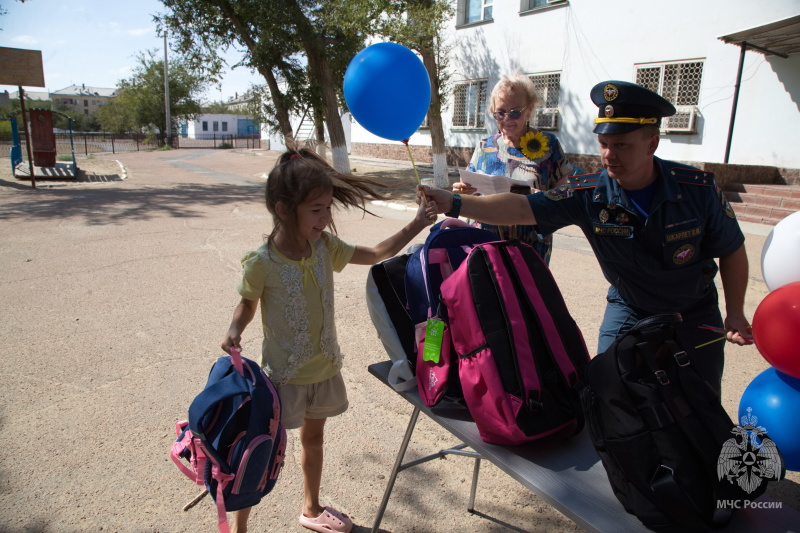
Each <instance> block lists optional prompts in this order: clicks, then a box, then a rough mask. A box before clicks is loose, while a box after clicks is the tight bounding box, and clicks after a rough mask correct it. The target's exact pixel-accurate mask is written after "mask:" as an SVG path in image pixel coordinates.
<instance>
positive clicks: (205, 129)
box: [203, 120, 208, 131]
mask: <svg viewBox="0 0 800 533" xmlns="http://www.w3.org/2000/svg"><path fill="white" fill-rule="evenodd" d="M203 131H208V121H207V120H204V121H203Z"/></svg>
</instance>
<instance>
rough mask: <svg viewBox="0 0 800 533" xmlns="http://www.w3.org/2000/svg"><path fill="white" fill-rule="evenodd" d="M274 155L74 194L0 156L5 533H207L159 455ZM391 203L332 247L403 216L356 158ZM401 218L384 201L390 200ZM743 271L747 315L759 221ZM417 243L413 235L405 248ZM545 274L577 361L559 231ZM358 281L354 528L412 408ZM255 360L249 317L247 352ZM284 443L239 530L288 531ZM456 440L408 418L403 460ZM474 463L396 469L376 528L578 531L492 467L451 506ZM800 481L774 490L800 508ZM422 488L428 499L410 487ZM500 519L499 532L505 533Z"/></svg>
mask: <svg viewBox="0 0 800 533" xmlns="http://www.w3.org/2000/svg"><path fill="white" fill-rule="evenodd" d="M275 156H276V154H275V153H273V152H260V151H214V150H177V151H169V152H149V153H145V152H139V153H125V154H117V155H111V154H108V155H100V156H95V157H94V158H93V159H91V160H81V161H79V166H80V167H82V168H84V169H85V170H86V171H87V174H86V175H85V176H84V177H83V178H81V180H80V181H79V182H77V183H69V184H64V183H63V182H62V183H58V182H56V183H52V182H51V183H50V184H49V185H50V186H47V185H48V184H46V183H45V182H40V183H39V188H38V189H36V190H33V189H31V187H30V185H29V184H28V183H23V182H18V181H16V180H15V179H14V178H12V177H11V175H10V165H9V164H8V159H7V158H0V220H2V228H3V230H2V232H0V251H2V253H0V273H2V277H0V280H2V281H0V284H1V285H0V287H2V289H1V290H2V293H1V294H2V302H3V319H2V322H1V323H0V324H2V325H0V340H1V341H2V355H3V360H4V361H5V362H6V364H5V367H4V370H3V371H2V372H0V402H1V403H0V405H2V411H1V412H0V450H2V453H0V524H2V526H0V530H4V531H11V532H21V531H34V532H51V531H52V532H73V531H119V532H172V531H214V530H215V512H214V510H213V508H212V505H211V500H210V499H208V498H207V499H206V500H205V501H203V502H202V503H201V504H200V505H198V506H197V507H195V508H194V509H192V510H191V511H188V512H182V511H181V507H182V506H183V505H184V504H185V503H186V502H188V501H189V500H190V499H191V498H192V497H193V496H194V495H195V494H196V493H197V492H198V491H197V489H196V487H195V486H193V485H192V484H191V483H190V482H189V481H188V480H186V479H185V478H183V476H182V475H181V474H180V473H179V472H178V470H177V469H176V468H175V467H174V465H173V464H172V463H171V461H170V460H169V458H168V456H167V452H168V450H169V448H170V447H171V444H172V442H173V441H174V431H173V425H174V423H175V422H177V421H178V420H181V419H182V418H185V417H186V410H187V408H188V405H189V403H190V402H191V400H192V399H193V398H194V396H195V395H196V394H197V393H198V392H199V391H200V390H201V389H202V386H203V384H204V382H205V378H206V375H207V373H208V369H209V368H210V366H211V364H212V362H213V360H214V358H215V357H217V356H218V355H220V350H219V348H218V344H219V341H220V340H221V338H222V335H223V333H224V332H225V330H226V328H227V325H228V323H229V320H230V314H231V311H232V309H233V307H234V305H235V304H236V302H237V301H238V296H237V295H236V292H235V290H234V286H235V284H236V281H237V278H238V276H239V272H240V266H239V258H240V257H241V256H242V254H243V253H245V252H246V251H248V250H250V249H252V248H255V247H256V246H258V244H259V243H260V242H261V241H262V236H263V235H264V234H266V233H267V232H268V230H269V228H270V220H269V218H268V215H267V212H266V209H265V207H264V205H263V184H264V182H263V174H264V173H265V172H267V171H268V170H269V169H270V168H271V167H272V164H273V162H274V160H275ZM352 166H353V167H355V168H356V171H357V172H358V173H365V174H366V173H368V174H371V175H374V176H376V177H379V178H381V179H383V180H385V182H386V183H387V184H390V185H392V186H393V187H394V189H392V191H394V192H395V193H396V195H397V198H396V199H395V200H394V201H392V202H389V204H390V206H389V207H386V206H385V204H382V205H373V206H372V208H373V209H374V211H375V213H376V214H378V215H380V218H374V217H369V216H367V217H366V218H362V216H361V215H360V214H358V213H352V212H350V213H348V212H345V213H338V214H337V215H336V216H337V226H338V228H339V232H340V234H341V236H342V237H343V238H345V239H347V240H350V241H352V242H357V243H363V244H374V243H377V242H379V241H380V240H381V239H382V238H383V237H384V236H386V235H388V234H389V233H391V232H393V231H396V230H397V229H399V228H400V227H401V226H402V225H403V224H405V222H406V221H408V220H409V218H410V217H411V216H412V215H411V213H409V212H408V211H405V210H402V209H393V208H390V207H397V205H400V206H402V205H405V204H407V203H408V202H410V201H411V198H412V197H413V191H412V190H411V185H412V184H413V181H414V179H413V174H412V173H411V171H410V166H409V165H408V164H400V165H398V164H395V163H387V162H382V161H376V160H366V159H355V158H354V159H353V160H352ZM394 204H397V205H394ZM743 226H744V227H745V230H746V232H747V237H748V240H747V246H748V251H749V254H750V259H751V264H752V267H751V284H750V288H749V289H748V313H749V315H750V316H752V314H753V312H754V310H755V307H756V306H757V304H758V303H759V302H760V301H761V299H762V298H763V297H764V296H765V295H766V293H767V289H766V287H765V285H764V283H763V280H762V279H761V272H760V268H759V264H758V263H759V258H760V254H761V247H762V246H763V242H764V236H765V235H766V234H767V233H768V231H769V229H770V228H768V227H764V226H757V225H751V224H744V225H743ZM416 241H417V242H421V241H422V238H421V237H418V238H417V239H416ZM551 266H552V269H553V271H554V274H555V276H556V279H557V281H558V283H559V285H560V287H561V288H562V291H563V293H564V296H565V299H566V300H567V303H568V305H569V307H570V310H571V311H572V313H573V315H574V316H575V318H576V320H577V322H578V324H579V325H580V326H581V328H582V329H583V332H584V336H585V337H586V340H587V343H588V345H589V349H590V351H592V350H594V348H595V345H596V340H595V338H594V337H595V332H596V330H597V327H598V325H599V321H600V317H601V314H602V308H603V297H604V294H605V289H606V284H605V282H604V281H603V279H602V276H601V274H600V270H599V268H598V267H597V264H596V262H595V260H594V258H593V256H592V254H591V251H590V250H589V248H588V245H587V244H586V241H585V240H584V239H583V237H582V236H581V235H579V234H578V233H576V232H575V231H574V230H570V229H567V230H564V231H562V232H559V235H557V237H556V250H555V252H554V254H553V260H552V265H551ZM367 271H368V267H362V266H354V265H353V266H349V267H348V268H346V269H345V270H344V272H343V273H342V274H340V275H338V276H337V280H336V297H337V299H336V306H337V307H336V312H337V323H338V330H339V338H340V341H341V344H342V347H343V350H344V352H345V353H346V354H347V358H346V362H345V369H344V372H343V373H344V377H345V380H346V382H347V386H348V391H349V395H350V400H351V409H350V410H349V411H348V412H347V413H346V414H344V415H343V416H341V417H338V418H335V419H332V420H331V421H330V423H329V427H328V443H329V445H328V447H327V455H326V466H325V472H324V476H323V487H322V497H323V501H324V502H325V503H326V504H330V505H333V506H335V507H338V508H340V509H342V510H343V511H345V512H347V513H349V514H350V515H351V516H352V517H353V519H354V521H355V523H356V524H357V527H356V528H355V529H354V531H356V532H364V531H368V530H369V527H370V526H371V523H372V520H373V518H374V514H375V512H376V510H377V507H378V505H379V503H380V498H381V495H382V492H383V489H384V487H385V484H386V477H387V475H388V473H389V470H390V468H391V466H392V463H393V461H394V455H395V452H396V449H397V447H398V446H399V444H400V440H401V437H402V434H403V432H404V430H405V426H406V424H407V421H408V416H409V414H410V411H411V409H410V407H409V406H408V405H407V404H406V403H405V402H403V401H402V400H400V399H399V398H398V397H397V396H396V395H394V394H393V393H391V392H389V391H388V390H386V389H385V388H384V387H383V386H382V385H380V384H379V383H378V382H377V380H375V379H374V378H373V377H372V376H370V375H369V374H368V372H367V370H366V367H367V365H368V364H370V363H373V362H377V361H380V360H382V359H385V355H384V352H383V350H382V347H381V345H380V342H379V341H378V340H377V337H376V335H375V332H374V329H373V327H372V324H371V322H370V320H369V317H368V314H367V310H366V305H365V303H364V297H363V292H364V280H365V278H366V275H367ZM259 347H260V327H259V325H258V324H257V323H254V324H253V325H252V326H251V327H250V328H249V329H248V331H247V332H246V334H245V339H244V348H245V355H255V354H256V353H257V350H258V349H259ZM728 354H729V357H728V365H727V369H726V376H725V384H724V396H725V397H724V401H725V406H726V408H727V409H728V411H729V412H730V413H731V414H732V415H733V416H735V413H736V408H737V405H738V399H739V397H740V396H741V393H742V392H743V390H744V388H745V387H746V385H747V384H748V383H749V382H750V380H751V379H752V378H754V377H755V376H756V375H757V374H758V373H759V372H760V371H762V370H763V369H765V368H767V364H766V362H764V360H763V359H762V358H761V357H760V356H759V354H758V352H757V351H756V350H755V348H754V347H746V348H739V349H737V348H733V347H731V348H729V350H728ZM296 437H297V435H296V431H292V432H290V441H289V449H288V452H289V453H288V460H287V464H286V467H285V468H284V471H283V474H282V476H281V479H280V482H279V483H278V485H277V487H276V489H275V491H274V492H273V493H272V494H271V495H270V496H269V497H268V498H267V499H266V500H265V501H264V502H263V503H262V504H261V505H260V506H259V507H258V508H257V509H256V510H255V511H254V513H253V515H252V520H251V525H252V531H274V532H283V531H290V532H291V531H298V532H299V531H305V530H304V528H302V527H301V526H299V525H298V523H297V516H298V514H299V510H300V497H301V496H300V495H301V476H300V467H299V446H297V445H296ZM453 444H455V442H454V439H453V438H452V437H450V436H449V434H447V433H446V432H444V431H443V430H441V429H439V428H438V426H436V425H435V424H433V423H432V422H430V421H429V420H427V419H425V418H424V417H422V418H421V420H420V423H419V426H418V430H417V432H416V434H415V440H414V441H413V442H412V445H411V447H410V452H409V453H410V455H411V456H412V457H414V456H421V455H424V454H426V453H428V452H429V451H431V450H438V449H441V448H443V447H447V446H450V445H453ZM471 471H472V469H471V462H470V461H469V460H466V459H463V458H457V457H451V458H448V459H446V460H442V461H436V462H433V463H428V464H426V465H423V466H420V467H418V468H416V469H413V470H410V471H407V472H404V473H402V474H401V475H400V477H399V479H398V482H397V485H396V487H395V492H394V495H393V497H392V500H391V501H390V503H389V507H388V510H387V513H386V516H385V518H384V522H383V527H384V528H385V529H384V530H385V531H397V532H406V531H420V532H451V531H479V532H483V531H489V532H493V531H509V530H514V529H512V528H517V530H524V531H575V530H576V529H577V528H576V526H575V525H574V524H573V523H572V522H570V521H569V520H567V519H566V518H564V517H563V516H562V515H560V514H559V513H558V512H556V511H554V510H553V509H551V508H550V507H549V506H548V505H547V504H545V503H543V502H542V501H541V500H539V499H538V498H536V497H534V496H532V495H531V494H530V493H529V492H527V491H526V490H524V489H522V488H521V487H520V486H519V485H518V484H517V483H516V482H514V481H513V480H512V479H511V478H509V477H507V476H506V475H505V474H503V473H501V472H500V471H499V470H497V469H495V468H494V467H492V466H491V465H488V464H487V465H485V466H484V468H483V469H482V471H481V480H480V484H479V488H478V498H477V505H476V507H477V509H478V510H480V511H481V512H482V513H485V514H487V515H489V516H491V517H494V518H496V519H497V520H499V521H501V522H500V523H495V522H492V521H490V520H487V519H486V518H481V517H479V516H474V515H470V514H468V513H466V512H465V508H466V503H467V497H468V494H469V478H470V474H471ZM798 483H800V475H798V474H797V473H792V474H790V476H789V479H787V480H786V481H783V482H781V483H779V484H774V485H773V488H772V489H771V492H772V493H773V494H774V495H777V496H778V497H780V498H781V499H784V500H786V501H788V502H790V504H791V505H793V506H794V507H796V508H800V485H798ZM419 486H424V487H425V491H424V493H423V492H422V491H419V490H418V488H419ZM504 524H505V525H504Z"/></svg>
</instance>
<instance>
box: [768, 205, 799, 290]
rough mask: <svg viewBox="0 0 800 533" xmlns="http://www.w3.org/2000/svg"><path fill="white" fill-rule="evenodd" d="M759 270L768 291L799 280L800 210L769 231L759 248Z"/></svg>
mask: <svg viewBox="0 0 800 533" xmlns="http://www.w3.org/2000/svg"><path fill="white" fill-rule="evenodd" d="M761 272H762V274H763V275H764V282H765V283H766V284H767V288H768V289H769V290H770V291H774V290H775V289H777V288H778V287H783V286H784V285H786V284H788V283H793V282H795V281H800V211H797V212H795V213H792V214H791V215H789V216H788V217H786V218H784V219H783V220H781V221H780V222H778V224H776V225H775V227H774V228H773V229H772V231H770V232H769V235H768V236H767V240H766V241H765V242H764V248H763V249H762V250H761Z"/></svg>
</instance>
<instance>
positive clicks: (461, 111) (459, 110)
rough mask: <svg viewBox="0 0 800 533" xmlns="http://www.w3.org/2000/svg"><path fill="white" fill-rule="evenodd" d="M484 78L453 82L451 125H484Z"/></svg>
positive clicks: (479, 126)
mask: <svg viewBox="0 0 800 533" xmlns="http://www.w3.org/2000/svg"><path fill="white" fill-rule="evenodd" d="M486 86H487V81H486V80H473V81H468V82H462V83H457V84H455V89H454V91H453V127H456V128H458V127H461V128H483V127H484V126H485V125H486Z"/></svg>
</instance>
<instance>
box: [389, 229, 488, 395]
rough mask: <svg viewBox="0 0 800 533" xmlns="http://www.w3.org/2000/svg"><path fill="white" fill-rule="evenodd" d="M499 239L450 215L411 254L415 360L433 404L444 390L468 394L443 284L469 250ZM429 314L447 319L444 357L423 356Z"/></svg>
mask: <svg viewBox="0 0 800 533" xmlns="http://www.w3.org/2000/svg"><path fill="white" fill-rule="evenodd" d="M497 240H499V237H498V236H497V235H496V234H494V233H492V232H491V231H488V230H484V229H480V228H477V227H475V226H472V225H470V224H467V223H466V222H464V221H463V220H460V219H457V218H446V219H444V220H443V221H442V222H439V223H437V224H434V225H433V226H432V227H431V230H430V234H428V237H427V238H426V239H425V244H424V245H423V246H422V248H420V249H419V250H418V251H415V252H414V253H412V254H411V256H410V257H409V259H408V263H406V272H405V290H406V302H407V304H406V305H407V307H408V315H409V317H410V318H411V323H412V324H414V333H415V345H416V346H417V360H416V364H415V365H413V366H414V368H415V373H416V377H417V385H418V387H417V390H419V394H420V397H421V399H422V401H423V403H425V404H426V405H428V406H432V405H435V404H436V403H437V402H438V401H439V400H440V399H441V398H442V396H443V395H445V394H447V395H448V396H452V397H455V398H460V397H461V396H462V392H461V386H460V381H459V379H458V364H452V365H451V364H450V353H451V351H452V341H451V340H450V333H449V328H448V326H447V308H446V307H445V306H444V305H442V296H441V286H442V282H443V281H444V280H445V279H447V278H448V277H449V276H450V275H451V274H452V273H453V272H454V271H455V270H456V269H457V268H458V266H459V265H460V264H461V263H462V262H463V261H464V259H466V258H467V255H469V252H470V251H472V249H473V248H474V247H475V246H476V245H478V244H483V243H486V242H493V241H497ZM428 319H438V320H441V321H443V322H444V324H445V326H444V333H443V339H442V348H441V354H440V357H439V359H438V361H431V360H427V359H424V358H423V346H424V344H425V336H426V326H427V323H428Z"/></svg>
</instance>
